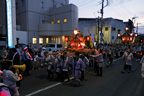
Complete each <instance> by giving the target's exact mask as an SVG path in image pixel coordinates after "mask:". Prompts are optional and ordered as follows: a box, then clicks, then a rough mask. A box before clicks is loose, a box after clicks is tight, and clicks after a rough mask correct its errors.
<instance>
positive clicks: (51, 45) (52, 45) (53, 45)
mask: <svg viewBox="0 0 144 96" xmlns="http://www.w3.org/2000/svg"><path fill="white" fill-rule="evenodd" d="M46 47H55V44H47V45H46Z"/></svg>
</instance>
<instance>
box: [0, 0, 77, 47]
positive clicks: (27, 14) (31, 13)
mask: <svg viewBox="0 0 144 96" xmlns="http://www.w3.org/2000/svg"><path fill="white" fill-rule="evenodd" d="M2 1H3V0H1V1H0V3H1V2H2ZM15 4H16V25H17V32H22V31H23V34H24V32H26V34H27V37H26V38H27V39H26V42H27V44H29V43H33V44H36V45H37V44H47V43H61V44H63V46H65V47H66V46H67V43H66V42H65V38H64V37H65V36H70V35H72V34H73V30H74V29H75V28H77V27H78V8H77V6H75V5H73V4H69V0H16V2H15ZM0 9H1V8H0ZM0 25H1V23H0ZM17 36H18V37H17V38H19V39H20V40H21V38H22V37H21V36H19V35H17ZM21 43H23V42H21Z"/></svg>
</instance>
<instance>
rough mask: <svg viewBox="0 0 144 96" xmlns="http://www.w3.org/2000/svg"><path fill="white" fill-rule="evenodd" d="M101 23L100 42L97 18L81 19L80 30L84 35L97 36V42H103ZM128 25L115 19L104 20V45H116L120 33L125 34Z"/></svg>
mask: <svg viewBox="0 0 144 96" xmlns="http://www.w3.org/2000/svg"><path fill="white" fill-rule="evenodd" d="M100 27H101V21H99V40H98V19H97V18H79V30H80V31H81V32H83V34H84V35H89V34H95V42H97V41H99V43H100V42H101V36H100V33H101V30H100ZM125 28H126V25H125V24H124V22H123V21H122V20H119V19H113V18H104V19H103V28H102V32H103V35H104V36H103V39H104V42H103V43H116V39H117V35H118V33H120V34H123V33H124V32H125Z"/></svg>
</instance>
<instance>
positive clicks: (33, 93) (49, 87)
mask: <svg viewBox="0 0 144 96" xmlns="http://www.w3.org/2000/svg"><path fill="white" fill-rule="evenodd" d="M119 59H121V58H118V59H115V60H113V62H115V61H117V60H119ZM71 79H74V77H71V78H70V80H71ZM66 81H67V80H64V82H66ZM61 84H62V83H61V82H58V83H56V84H53V85H50V86H47V87H45V88H42V89H39V90H37V91H34V92H32V93H30V94H28V95H25V96H32V95H35V94H38V93H40V92H42V91H45V90H48V89H51V88H53V87H55V86H58V85H61Z"/></svg>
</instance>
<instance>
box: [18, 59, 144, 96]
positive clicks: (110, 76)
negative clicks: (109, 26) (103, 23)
mask: <svg viewBox="0 0 144 96" xmlns="http://www.w3.org/2000/svg"><path fill="white" fill-rule="evenodd" d="M105 63H106V62H105ZM123 66H124V61H123V60H122V59H119V60H115V61H114V62H113V66H112V67H109V68H107V67H104V70H103V71H104V72H103V77H97V76H95V75H96V73H95V72H94V70H93V68H88V69H87V70H86V76H85V80H84V81H81V86H80V87H73V86H71V82H72V80H71V81H70V82H66V83H61V82H58V81H56V80H55V79H53V80H48V79H47V71H46V69H47V68H46V67H45V68H42V69H40V70H38V69H37V70H33V71H31V76H26V77H25V78H24V79H23V81H22V82H21V86H20V88H19V92H20V95H21V96H144V94H143V92H142V91H143V89H144V85H143V84H144V79H141V75H140V69H141V65H140V63H139V61H135V60H134V61H133V66H132V70H133V71H132V72H131V73H121V71H122V69H123Z"/></svg>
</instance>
